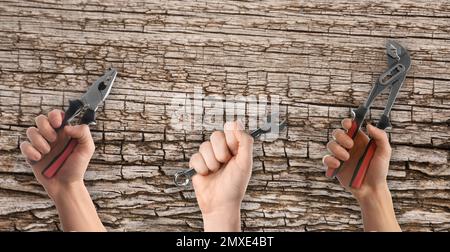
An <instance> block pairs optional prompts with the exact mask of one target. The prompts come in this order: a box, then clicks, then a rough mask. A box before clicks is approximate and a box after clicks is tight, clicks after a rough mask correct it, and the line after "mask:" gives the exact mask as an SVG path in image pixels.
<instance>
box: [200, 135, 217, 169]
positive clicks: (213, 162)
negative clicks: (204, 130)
mask: <svg viewBox="0 0 450 252" xmlns="http://www.w3.org/2000/svg"><path fill="white" fill-rule="evenodd" d="M198 152H200V154H202V157H203V160H205V163H206V166H207V167H208V170H210V171H212V172H215V171H217V170H218V169H219V168H220V162H219V161H218V160H217V159H216V157H215V155H214V151H213V148H212V145H211V142H210V141H206V142H203V143H202V144H201V145H200V148H199V150H198Z"/></svg>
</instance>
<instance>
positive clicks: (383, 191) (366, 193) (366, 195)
mask: <svg viewBox="0 0 450 252" xmlns="http://www.w3.org/2000/svg"><path fill="white" fill-rule="evenodd" d="M353 195H354V197H355V198H356V200H357V201H358V203H359V204H360V205H361V204H367V203H370V202H373V201H374V200H375V201H380V200H382V199H385V198H386V195H389V197H390V191H389V187H388V185H387V183H380V184H378V185H376V186H370V187H366V188H361V189H358V190H356V191H353Z"/></svg>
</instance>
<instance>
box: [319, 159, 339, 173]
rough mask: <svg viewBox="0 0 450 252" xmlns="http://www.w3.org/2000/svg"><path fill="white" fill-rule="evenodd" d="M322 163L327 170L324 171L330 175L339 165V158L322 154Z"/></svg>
mask: <svg viewBox="0 0 450 252" xmlns="http://www.w3.org/2000/svg"><path fill="white" fill-rule="evenodd" d="M322 163H323V164H324V165H325V166H326V167H327V171H326V172H325V175H326V176H327V177H332V176H333V174H334V171H335V170H336V169H337V168H338V167H339V166H340V162H339V160H337V159H336V158H335V157H333V156H330V155H326V156H324V157H323V158H322Z"/></svg>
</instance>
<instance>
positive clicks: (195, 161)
mask: <svg viewBox="0 0 450 252" xmlns="http://www.w3.org/2000/svg"><path fill="white" fill-rule="evenodd" d="M189 167H190V168H194V169H195V172H196V173H197V174H200V175H203V176H206V175H208V173H209V170H208V167H207V166H206V163H205V160H204V159H203V157H202V154H200V153H198V152H197V153H195V154H194V155H192V156H191V159H190V160H189Z"/></svg>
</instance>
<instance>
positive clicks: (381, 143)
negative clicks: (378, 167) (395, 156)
mask: <svg viewBox="0 0 450 252" xmlns="http://www.w3.org/2000/svg"><path fill="white" fill-rule="evenodd" d="M367 131H368V133H369V136H371V137H372V138H373V139H374V140H375V143H376V144H377V151H381V152H383V153H385V154H387V155H390V154H391V145H390V144H389V139H388V136H387V133H386V132H385V131H384V130H382V129H379V128H377V127H375V126H373V125H371V124H368V125H367Z"/></svg>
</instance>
